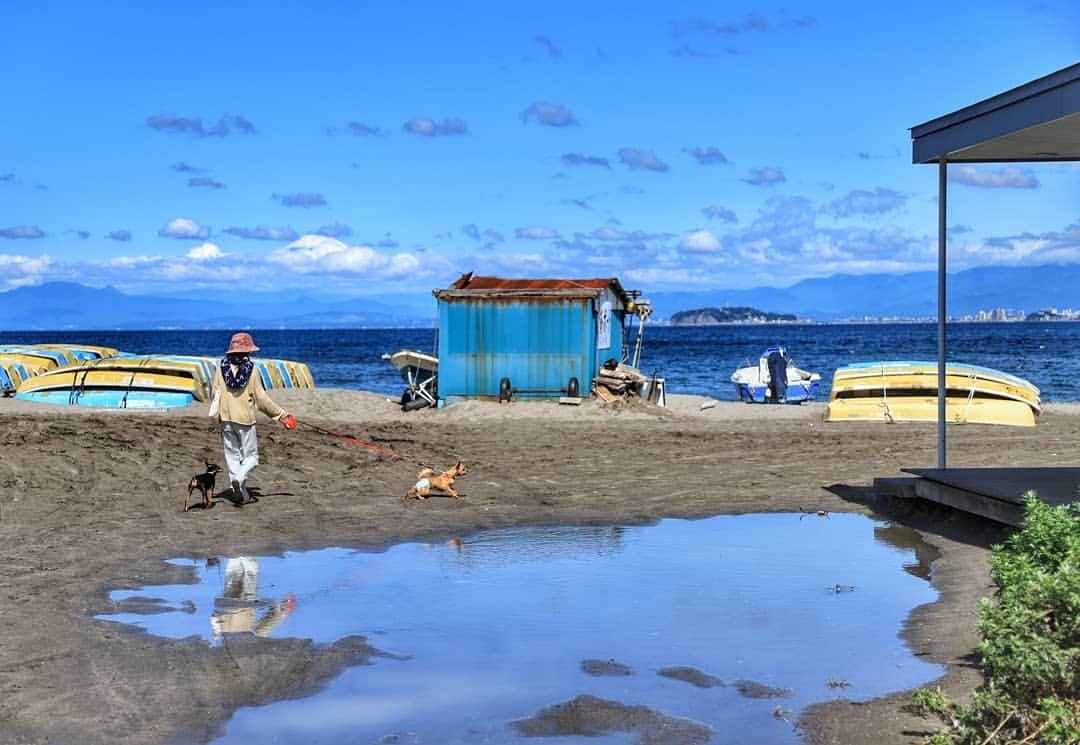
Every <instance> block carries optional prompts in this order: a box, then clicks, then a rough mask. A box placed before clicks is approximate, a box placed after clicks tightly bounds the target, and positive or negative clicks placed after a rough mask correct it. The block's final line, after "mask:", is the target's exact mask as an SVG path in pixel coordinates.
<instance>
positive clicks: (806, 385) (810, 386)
mask: <svg viewBox="0 0 1080 745" xmlns="http://www.w3.org/2000/svg"><path fill="white" fill-rule="evenodd" d="M820 389H821V382H820V381H819V380H809V381H806V380H796V381H792V380H788V388H787V396H786V397H785V402H786V403H789V404H801V403H803V402H804V401H813V400H815V399H816V398H817V396H818V393H819V392H820ZM735 395H737V396H738V397H739V400H740V401H745V402H746V403H749V404H763V403H767V401H768V397H769V386H767V385H762V384H760V383H758V384H752V383H739V382H737V383H735Z"/></svg>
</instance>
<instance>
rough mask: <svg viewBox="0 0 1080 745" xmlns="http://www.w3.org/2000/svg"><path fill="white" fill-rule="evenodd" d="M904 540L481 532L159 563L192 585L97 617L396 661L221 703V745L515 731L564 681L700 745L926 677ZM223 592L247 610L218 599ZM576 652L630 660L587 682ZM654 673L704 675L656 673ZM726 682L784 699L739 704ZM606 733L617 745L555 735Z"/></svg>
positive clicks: (819, 530)
mask: <svg viewBox="0 0 1080 745" xmlns="http://www.w3.org/2000/svg"><path fill="white" fill-rule="evenodd" d="M920 543H921V542H920V540H919V539H918V537H917V535H916V534H915V533H914V532H912V531H910V530H907V529H904V528H900V527H897V526H893V525H889V524H886V523H881V522H877V521H874V520H871V519H869V518H867V517H864V516H861V515H851V514H837V515H830V516H828V517H818V516H815V515H809V516H803V515H799V514H767V515H739V516H720V517H714V518H709V519H704V520H697V521H687V520H664V521H662V522H660V523H659V524H657V525H655V526H649V527H581V528H574V527H564V528H558V527H549V528H521V529H506V530H492V531H487V532H483V533H480V534H477V535H474V536H471V537H467V538H463V539H461V540H454V541H450V542H445V543H437V544H416V543H412V544H402V545H397V546H393V547H390V548H389V549H388V550H386V551H385V552H378V553H370V552H362V551H354V550H347V549H342V548H329V549H325V550H321V551H309V552H293V553H286V554H285V555H284V556H280V557H244V558H240V557H221V558H220V559H219V560H217V561H214V562H211V563H209V564H207V563H205V562H191V561H190V560H188V561H185V560H177V562H178V563H189V564H191V565H192V566H193V568H194V570H195V573H196V574H197V576H198V580H197V582H196V584H193V585H175V586H163V587H147V588H141V589H139V590H134V591H132V590H125V591H116V592H113V593H112V595H111V597H112V599H114V600H117V601H123V600H124V599H125V598H131V597H141V598H144V599H145V598H147V597H153V598H160V599H161V601H162V604H161V605H162V606H168V607H171V608H174V609H175V610H173V611H171V612H163V613H153V614H147V615H140V614H134V613H123V614H116V615H111V616H103V618H106V619H109V620H112V621H116V622H119V623H125V624H135V625H138V626H140V627H142V628H145V629H147V630H149V631H150V632H151V633H154V634H157V635H161V636H166V637H171V638H177V639H179V638H186V637H189V636H193V635H195V636H200V637H202V638H203V639H205V640H206V643H207V644H216V645H222V644H224V645H228V643H229V639H230V638H232V637H233V635H235V634H252V633H258V634H262V635H267V636H274V637H301V638H310V639H313V640H315V641H317V642H322V643H330V642H333V641H335V640H336V639H340V638H342V637H344V636H347V635H351V634H360V635H364V636H366V637H367V638H368V640H369V642H370V643H371V644H373V645H374V646H376V647H378V648H379V649H381V650H383V651H385V652H390V653H392V654H394V655H397V656H398V657H397V658H374V659H373V664H372V665H370V666H360V667H354V668H350V669H348V670H346V671H345V672H344V673H343V674H342V675H340V676H339V677H338V678H336V679H335V680H333V681H332V682H331V683H330V684H329V685H328V686H327V687H326V688H325V689H324V690H322V691H320V692H318V693H316V694H314V695H312V696H309V697H307V698H303V699H297V700H290V701H281V702H277V703H273V704H269V705H267V706H262V707H252V708H245V709H241V710H240V711H238V712H237V713H236V715H235V716H234V717H233V719H232V720H231V721H230V722H229V724H228V726H227V728H226V731H225V733H224V734H223V736H222V737H221V738H220V739H219V740H218V742H220V743H251V742H273V743H286V742H380V741H382V740H380V738H383V737H386V736H388V735H389V736H398V737H399V739H397V740H393V739H391V740H390V741H393V742H418V743H419V742H423V743H513V742H526V741H527V740H526V739H525V738H522V737H520V736H518V735H517V734H516V732H515V730H514V729H513V728H512V726H511V725H510V723H511V722H513V721H515V720H520V719H524V718H528V717H531V716H533V715H534V714H536V713H537V712H539V711H540V710H541V709H543V708H545V707H547V706H550V705H552V704H556V703H561V702H565V701H569V700H571V699H573V698H575V697H577V696H579V695H582V694H590V695H594V696H598V697H601V698H604V699H609V700H614V701H618V702H621V703H625V704H630V705H645V706H648V707H650V708H652V709H655V710H657V711H660V712H663V713H665V714H667V715H670V716H675V717H679V718H682V719H689V720H693V721H696V722H700V723H704V724H706V725H708V726H709V727H711V728H712V729H713V731H714V733H715V734H716V737H715V738H714V741H715V742H740V743H794V742H798V736H797V734H796V733H795V732H794V731H793V728H792V725H791V722H792V721H794V718H795V717H796V716H797V715H798V712H799V711H800V710H802V709H803V708H804V707H806V706H807V705H809V704H811V703H814V702H818V701H824V700H828V699H831V698H836V697H840V696H843V697H847V698H850V699H853V700H858V701H862V700H867V699H870V698H873V697H877V696H880V695H882V694H884V693H886V692H889V691H895V690H901V689H905V688H909V687H913V686H918V685H921V684H924V683H926V682H928V681H930V680H932V679H934V678H936V677H937V676H938V675H940V674H941V668H940V667H939V666H937V665H933V664H930V663H927V662H924V661H923V660H922V659H921V658H919V657H916V656H914V655H913V654H912V653H911V650H910V649H909V648H908V647H907V646H906V645H905V644H904V642H903V641H902V640H901V639H900V638H899V633H900V631H901V629H902V625H903V621H904V619H905V618H906V617H907V615H908V613H909V612H910V611H911V609H912V608H914V607H915V606H918V605H921V604H923V603H927V602H932V601H933V600H934V599H935V598H936V593H935V592H934V591H933V589H932V588H931V587H930V586H929V583H928V582H927V581H926V576H927V573H928V568H927V567H926V565H925V561H924V562H923V563H920V561H919V560H918V559H917V557H916V556H915V552H914V550H913V548H912V547H913V546H915V545H919V544H920ZM924 559H925V557H924ZM244 572H246V574H243V573H244ZM241 576H244V577H246V581H245V583H241V582H238V578H239V577H241ZM241 589H243V592H246V593H247V594H246V597H247V599H248V600H249V601H255V602H249V603H248V604H247V606H246V607H245V603H243V602H241V601H239V600H237V599H236V598H239V597H240V596H241V592H240V590H241ZM229 598H232V599H231V600H230V599H229ZM256 599H257V600H256ZM228 614H238V615H235V616H233V617H232V618H231V620H228V619H226V616H228ZM273 614H276V615H273ZM267 619H271V620H270V621H269V622H268V621H267ZM585 660H601V661H608V660H614V661H615V662H617V663H619V664H621V665H625V666H627V667H628V668H629V670H630V671H631V674H629V675H618V676H597V675H592V674H588V673H587V672H586V671H585V670H583V668H582V662H583V661H585ZM673 666H689V667H693V668H695V669H697V670H700V671H701V672H703V673H706V674H709V675H712V676H715V677H716V678H719V679H721V680H722V681H724V683H725V684H721V685H717V686H715V687H711V688H698V687H695V686H693V685H691V684H689V683H687V682H684V681H680V680H673V679H671V678H668V677H664V676H661V675H659V674H658V671H660V670H662V669H665V668H669V667H673ZM738 681H754V682H756V683H760V684H762V685H766V686H770V687H773V688H775V689H778V693H781V694H783V695H779V696H778V697H775V698H749V697H747V696H745V695H743V694H742V693H741V692H740V691H739V687H738ZM830 682H832V683H833V684H834V687H830V685H829V683H830ZM841 683H843V686H842V687H840V686H839V684H841ZM404 733H411V734H409V735H408V736H407V737H406V736H405V734H404ZM736 733H737V737H735V738H734V739H733V738H732V736H733V735H735V734H736ZM606 741H610V742H629V740H628V739H627V738H626V737H625V736H622V735H620V736H613V738H612V739H610V740H591V739H587V738H580V739H577V738H571V739H565V740H564V739H560V740H558V742H590V743H595V742H606Z"/></svg>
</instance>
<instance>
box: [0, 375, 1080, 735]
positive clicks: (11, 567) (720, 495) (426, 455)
mask: <svg viewBox="0 0 1080 745" xmlns="http://www.w3.org/2000/svg"><path fill="white" fill-rule="evenodd" d="M274 398H275V399H276V400H278V402H279V403H281V404H282V405H284V406H285V407H287V408H288V409H289V410H290V411H292V412H294V413H295V414H296V415H297V416H298V417H299V418H300V419H302V420H304V421H308V422H311V423H313V424H316V425H319V426H321V427H326V428H330V429H333V430H336V431H340V432H347V433H350V434H353V435H355V436H357V437H359V438H361V439H363V440H366V441H368V442H372V443H374V444H376V445H379V446H381V447H384V448H389V449H392V450H394V451H396V452H399V453H401V454H403V455H406V456H409V457H410V458H411V459H415V460H419V461H422V462H425V463H432V464H438V465H446V466H448V465H450V464H452V463H453V462H454V461H455V460H458V459H461V460H464V461H466V462H467V463H468V464H469V467H470V469H471V473H470V474H469V476H468V478H467V479H465V480H464V481H463V482H460V486H461V487H462V488H461V491H462V492H463V495H464V496H463V498H462V499H458V500H452V499H429V500H427V501H425V502H422V503H421V502H417V501H415V500H414V501H410V502H409V503H403V501H402V498H401V495H402V493H403V491H404V490H405V488H407V487H408V486H410V485H411V484H412V482H413V481H414V480H415V475H416V466H414V465H411V464H409V463H402V462H398V461H394V460H391V459H388V458H380V457H377V456H376V455H374V454H373V453H370V452H368V451H365V450H363V449H361V448H357V447H356V446H354V445H351V444H349V443H346V442H343V441H341V440H339V439H336V438H333V437H329V436H326V435H324V434H319V433H317V432H315V431H313V430H310V429H305V428H300V429H297V430H295V431H291V432H289V431H285V430H284V429H282V428H281V427H279V426H277V425H273V424H271V423H267V422H266V421H265V420H262V421H261V423H260V425H259V433H260V448H261V453H262V465H261V466H260V467H259V469H258V470H257V471H256V473H255V477H254V478H253V483H254V484H255V485H256V486H258V487H260V489H261V492H262V498H261V501H260V502H259V503H258V504H257V505H253V506H251V507H248V508H244V509H242V510H241V509H234V508H233V507H231V506H230V505H229V504H228V502H219V504H218V506H217V507H216V508H215V509H213V510H208V511H207V510H201V509H199V510H192V511H191V512H188V513H184V512H182V510H181V507H182V504H183V496H184V493H185V491H186V484H187V481H188V479H190V478H191V476H192V475H193V474H194V473H195V472H196V471H197V470H199V466H200V465H201V463H202V459H203V458H210V459H220V438H219V435H218V433H217V428H216V425H215V423H214V422H213V421H212V420H211V419H209V418H208V417H207V416H206V407H205V405H196V406H193V407H190V408H188V409H185V410H173V411H168V412H153V411H148V412H121V411H93V410H83V409H67V408H58V407H52V406H46V405H35V404H28V403H24V402H19V401H14V400H12V399H3V400H0V421H2V422H3V426H2V427H0V438H2V442H3V452H4V457H3V459H2V461H0V538H2V540H0V556H2V560H3V565H4V571H3V572H2V574H0V576H2V579H0V586H2V588H3V600H4V611H3V618H4V627H5V628H4V632H5V641H4V644H3V645H0V694H2V695H0V741H2V742H6V743H38V742H42V743H44V742H49V743H131V744H135V743H158V742H162V743H163V742H177V741H179V742H192V741H194V742H198V741H204V740H206V739H209V738H211V737H212V736H214V734H215V733H218V732H220V727H221V726H222V725H223V724H224V723H225V722H227V721H228V719H229V718H230V717H231V716H232V714H233V713H234V712H235V711H236V710H237V709H238V708H240V707H244V706H253V705H259V704H264V703H268V702H271V701H276V700H280V699H284V698H295V697H298V696H302V695H305V694H306V693H309V692H311V691H313V690H316V689H317V688H319V687H320V686H322V685H325V684H326V683H327V682H328V681H329V680H332V679H333V678H334V677H335V676H336V675H338V674H339V673H340V672H341V671H342V670H343V669H344V668H345V667H346V666H349V665H354V664H363V663H364V662H366V661H367V660H369V659H370V658H371V656H372V655H377V654H379V651H378V649H377V643H375V644H374V646H369V640H364V639H361V638H358V637H356V638H347V639H342V640H339V641H338V642H336V643H334V644H333V645H330V646H325V645H324V646H320V645H315V644H313V643H311V642H309V641H306V640H298V639H257V638H255V637H251V638H248V639H246V640H238V641H237V642H236V643H234V644H230V647H229V651H228V654H226V653H224V652H223V651H222V650H221V649H220V648H214V647H209V646H207V645H206V644H205V643H204V642H201V641H199V640H197V639H184V640H179V641H176V640H165V639H160V638H156V637H152V636H150V635H147V634H145V633H142V632H139V631H136V630H132V629H129V628H126V627H121V626H118V625H116V624H112V623H107V622H103V621H97V620H94V619H93V618H92V616H93V615H94V614H98V613H104V612H109V611H111V610H114V609H115V608H114V604H113V603H112V602H111V601H110V600H109V599H108V595H107V593H108V591H109V590H112V589H117V588H136V587H140V586H142V585H145V584H148V583H162V582H181V581H186V580H188V579H190V576H189V575H188V571H189V570H188V569H185V568H183V567H179V566H176V565H172V564H167V563H165V562H164V561H163V560H164V559H168V558H171V557H193V558H206V557H212V556H219V555H221V554H222V553H226V552H227V553H231V554H252V555H266V554H274V553H279V552H282V551H285V550H287V549H304V548H322V547H326V546H349V547H380V546H386V545H388V544H392V543H395V542H400V541H405V540H409V541H413V540H447V539H449V538H453V537H457V536H462V535H468V534H470V533H473V532H475V531H478V530H481V529H485V528H494V527H506V526H524V525H547V524H566V525H606V524H643V523H648V522H651V521H656V520H658V519H660V518H665V517H704V516H710V515H717V514H737V513H748V512H779V511H799V510H827V511H830V512H858V513H863V514H867V515H872V516H875V517H880V518H886V519H891V520H895V521H896V522H898V523H900V524H902V525H907V526H910V527H912V528H915V529H916V530H918V531H920V533H921V534H922V535H923V537H924V539H925V540H926V541H927V542H928V543H929V544H930V545H931V546H932V547H933V549H934V550H935V551H936V552H937V558H936V559H935V561H934V563H933V567H932V577H931V581H932V583H933V585H934V587H935V588H936V589H937V591H938V592H939V595H940V596H939V599H938V601H937V602H935V603H932V604H930V605H926V606H921V607H919V608H916V609H915V610H914V611H913V612H912V613H911V615H910V617H909V618H908V620H907V622H906V624H905V626H904V628H903V629H898V632H899V633H901V634H902V636H903V638H904V639H905V640H906V641H907V642H908V643H909V644H910V646H911V648H912V650H913V651H914V653H915V654H918V655H921V656H924V658H925V659H929V660H932V661H935V662H939V663H941V664H944V665H946V666H947V672H946V674H945V676H944V677H943V678H942V679H941V681H939V684H940V685H942V687H944V688H945V689H946V690H947V691H948V692H950V693H951V694H953V695H956V696H959V697H961V698H962V697H963V696H964V695H965V694H966V693H968V692H970V691H971V690H972V688H974V687H975V686H976V685H977V684H978V682H979V673H978V670H977V668H976V667H974V666H973V664H972V652H973V650H974V647H975V644H976V641H977V640H976V636H975V631H974V624H975V619H976V615H977V606H978V600H979V598H981V597H984V596H986V595H987V594H988V587H989V573H988V564H987V558H988V546H989V545H990V544H991V543H993V542H995V541H997V540H999V539H1000V537H1001V531H1000V529H999V528H997V527H996V526H994V525H993V524H991V523H987V522H984V521H981V520H978V519H975V518H970V517H967V516H964V515H961V514H958V513H955V512H953V511H950V510H948V509H946V508H940V507H932V506H928V505H923V504H921V503H911V502H906V501H902V500H893V499H891V498H885V497H880V496H878V495H875V493H874V492H873V489H872V488H871V485H872V482H873V479H874V477H877V476H899V475H902V473H901V469H902V468H904V467H918V466H932V465H934V463H935V462H936V456H935V447H936V430H935V427H934V425H911V424H905V425H886V424H880V425H878V424H865V423H860V424H824V423H823V422H822V415H823V413H824V405H823V404H810V405H804V406H799V407H796V406H791V407H754V406H748V405H744V404H736V403H726V402H715V401H712V400H711V399H705V398H701V397H695V396H673V397H672V401H671V405H670V407H669V408H668V409H659V408H656V407H654V406H651V405H648V404H635V405H625V404H624V405H613V404H609V405H601V404H599V403H597V402H586V403H585V404H584V405H582V406H581V407H568V406H559V405H557V404H554V403H522V402H514V403H511V404H509V405H503V406H500V405H497V404H493V403H483V402H469V403H464V404H460V405H457V406H452V407H448V408H445V409H441V410H432V409H425V410H420V411H416V412H410V413H407V414H406V413H402V412H401V411H400V410H399V408H398V406H397V405H396V404H395V403H393V402H390V401H388V400H387V399H385V398H383V397H380V396H377V395H375V394H370V393H362V392H356V391H345V390H332V389H318V390H307V391H285V392H275V395H274ZM1078 439H1080V405H1072V404H1062V405H1048V406H1046V407H1045V409H1044V412H1043V415H1042V417H1041V418H1040V422H1039V425H1038V426H1037V427H1035V428H1030V429H1029V428H1010V427H991V426H979V425H966V426H956V427H952V428H950V430H949V447H950V465H955V466H989V465H1029V466H1055V465H1073V464H1074V458H1073V452H1072V446H1073V444H1074V443H1075V442H1076V441H1077V440H1078ZM601 444H603V447H601V446H600V445H601ZM613 445H623V446H625V448H624V450H623V453H622V454H619V453H618V452H617V449H616V448H615V447H612V446H613ZM219 484H220V488H221V490H224V491H226V492H227V490H228V488H227V483H226V480H225V479H222V480H221V481H220V482H219ZM906 701H907V695H906V694H903V693H900V692H898V693H896V694H894V695H891V696H888V697H885V698H882V699H877V700H874V701H871V702H868V703H859V704H855V703H849V702H845V701H839V702H835V703H830V704H825V705H819V706H815V707H812V708H811V709H810V710H808V711H806V712H804V713H803V716H802V718H801V720H800V722H799V724H800V726H801V727H802V728H803V729H804V731H805V738H806V741H807V742H810V743H815V744H824V743H863V742H873V743H875V744H876V745H892V744H893V743H897V744H899V743H915V742H918V741H919V740H920V739H921V737H922V736H923V735H924V734H925V733H926V732H927V731H928V725H929V724H930V723H928V722H926V721H924V720H922V719H919V718H917V717H914V716H912V715H911V714H909V713H907V712H905V711H904V709H903V704H905V703H906ZM553 703H554V702H553ZM671 742H678V740H674V739H673V740H671Z"/></svg>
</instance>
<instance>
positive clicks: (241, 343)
mask: <svg viewBox="0 0 1080 745" xmlns="http://www.w3.org/2000/svg"><path fill="white" fill-rule="evenodd" d="M258 351H259V348H258V347H257V346H255V341H254V340H253V339H252V338H251V334H248V333H245V332H243V331H241V332H240V333H239V334H233V337H232V339H231V340H230V341H229V349H228V351H226V352H225V354H234V353H236V352H240V353H247V352H258Z"/></svg>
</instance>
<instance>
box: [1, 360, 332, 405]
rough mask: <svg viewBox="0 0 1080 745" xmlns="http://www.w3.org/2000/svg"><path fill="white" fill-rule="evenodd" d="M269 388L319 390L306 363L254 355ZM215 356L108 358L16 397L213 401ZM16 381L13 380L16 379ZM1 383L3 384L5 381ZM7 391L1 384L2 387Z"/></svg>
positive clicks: (60, 373) (22, 387) (23, 386)
mask: <svg viewBox="0 0 1080 745" xmlns="http://www.w3.org/2000/svg"><path fill="white" fill-rule="evenodd" d="M252 362H254V363H255V369H256V371H257V372H258V374H259V377H260V378H261V380H262V381H263V385H264V387H265V388H267V389H268V390H271V389H282V388H314V387H315V381H314V379H313V378H312V376H311V371H310V370H309V369H308V367H307V365H305V364H303V363H301V362H292V361H291V360H275V359H266V358H258V357H253V358H252ZM218 363H219V360H218V358H216V357H203V356H196V355H147V356H128V357H106V358H101V359H93V360H86V361H83V362H80V363H76V364H70V365H67V366H65V367H60V368H54V369H49V370H45V371H42V372H41V374H36V375H34V376H32V377H29V376H26V377H21V376H20V377H21V382H15V384H14V387H15V388H16V391H17V392H16V398H20V399H24V400H28V401H39V402H43V403H56V404H67V405H78V406H96V407H104V408H126V409H148V408H152V409H159V408H171V407H176V406H187V405H188V404H190V403H192V402H194V401H208V400H209V399H210V393H211V390H210V388H211V385H212V384H213V380H214V373H215V371H216V369H217V365H218ZM12 382H14V381H12ZM0 383H2V380H0ZM0 387H2V386H0Z"/></svg>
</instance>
